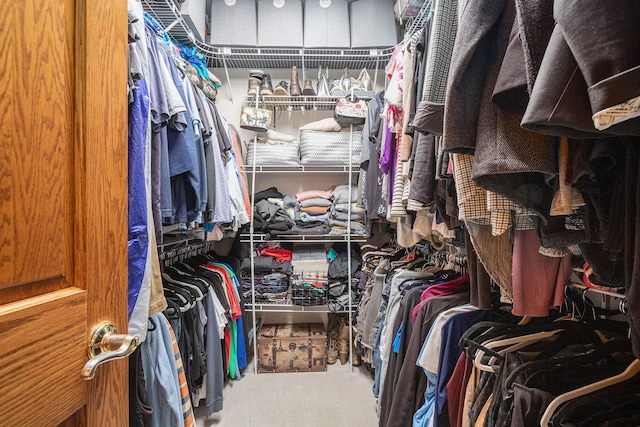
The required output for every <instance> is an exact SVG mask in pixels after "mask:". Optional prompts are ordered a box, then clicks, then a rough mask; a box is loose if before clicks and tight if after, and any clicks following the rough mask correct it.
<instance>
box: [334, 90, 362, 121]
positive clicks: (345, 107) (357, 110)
mask: <svg viewBox="0 0 640 427" xmlns="http://www.w3.org/2000/svg"><path fill="white" fill-rule="evenodd" d="M333 118H334V119H336V121H337V122H338V123H340V124H341V125H363V124H364V122H365V120H366V118H367V103H366V102H365V101H363V100H361V99H357V98H355V97H352V99H349V98H346V97H343V98H340V99H339V100H338V102H336V106H335V108H334V110H333Z"/></svg>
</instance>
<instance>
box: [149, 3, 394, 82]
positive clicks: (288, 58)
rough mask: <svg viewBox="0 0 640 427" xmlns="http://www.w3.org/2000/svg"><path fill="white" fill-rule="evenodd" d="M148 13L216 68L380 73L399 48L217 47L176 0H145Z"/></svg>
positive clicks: (209, 65)
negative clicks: (195, 28) (198, 31)
mask: <svg viewBox="0 0 640 427" xmlns="http://www.w3.org/2000/svg"><path fill="white" fill-rule="evenodd" d="M142 6H143V8H144V10H145V11H146V12H147V13H148V14H149V15H151V16H152V17H153V18H155V19H156V20H157V21H158V23H160V25H162V27H163V28H165V31H166V32H167V34H168V35H169V37H171V38H172V39H174V40H175V41H177V42H180V43H182V44H185V45H194V46H196V47H197V48H198V49H199V50H200V51H201V52H202V53H203V54H204V55H205V56H206V57H207V66H208V67H212V68H240V69H243V68H247V69H248V68H291V67H293V66H294V65H295V66H298V67H305V68H319V67H328V68H329V69H343V68H349V69H353V70H356V69H361V68H368V69H379V68H382V67H384V66H385V65H386V64H387V62H388V60H389V58H391V55H392V54H393V50H394V48H395V46H392V47H372V48H357V49H356V48H303V47H294V48H276V47H273V48H272V47H259V46H216V45H213V44H209V43H205V42H203V41H201V40H199V36H197V35H196V33H195V32H194V31H193V29H192V28H191V27H190V26H189V24H188V23H187V21H186V20H185V18H184V16H183V15H182V14H181V13H180V10H179V9H178V8H177V7H176V5H175V4H174V3H173V1H172V0H142Z"/></svg>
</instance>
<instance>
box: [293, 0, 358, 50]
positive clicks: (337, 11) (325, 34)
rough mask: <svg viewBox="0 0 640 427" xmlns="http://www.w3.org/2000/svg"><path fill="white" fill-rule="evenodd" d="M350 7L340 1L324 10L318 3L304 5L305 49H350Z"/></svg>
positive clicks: (312, 2)
mask: <svg viewBox="0 0 640 427" xmlns="http://www.w3.org/2000/svg"><path fill="white" fill-rule="evenodd" d="M350 46H351V36H350V32H349V5H348V3H347V2H345V1H342V0H338V1H334V2H331V6H329V7H327V8H324V7H322V6H320V3H319V2H317V1H311V2H306V3H305V5H304V47H309V48H313V47H338V48H340V47H345V48H346V47H350Z"/></svg>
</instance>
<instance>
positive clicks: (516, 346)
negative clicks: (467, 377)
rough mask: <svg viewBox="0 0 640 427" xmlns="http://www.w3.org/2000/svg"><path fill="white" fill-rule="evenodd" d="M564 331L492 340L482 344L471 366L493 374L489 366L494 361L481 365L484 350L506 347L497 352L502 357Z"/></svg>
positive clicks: (557, 330) (558, 330)
mask: <svg viewBox="0 0 640 427" xmlns="http://www.w3.org/2000/svg"><path fill="white" fill-rule="evenodd" d="M561 331H564V329H556V330H553V331H543V332H536V333H533V334H527V335H520V336H516V337H513V338H504V339H499V340H493V341H491V342H488V343H483V344H482V347H480V348H479V349H478V352H477V353H476V355H475V358H474V360H473V364H474V365H475V366H476V367H477V368H478V369H480V370H481V371H486V372H495V370H494V369H493V367H492V366H491V363H494V362H495V361H492V360H491V359H490V360H489V364H484V363H482V358H483V357H484V355H485V349H490V350H493V349H496V348H499V347H505V346H508V347H507V348H505V349H502V350H500V351H498V354H500V355H502V356H504V355H505V354H506V353H513V352H514V351H516V350H520V349H521V348H525V347H527V346H529V345H531V344H533V343H535V342H538V341H540V340H543V339H546V338H550V337H552V336H554V335H556V334H558V333H559V332H561Z"/></svg>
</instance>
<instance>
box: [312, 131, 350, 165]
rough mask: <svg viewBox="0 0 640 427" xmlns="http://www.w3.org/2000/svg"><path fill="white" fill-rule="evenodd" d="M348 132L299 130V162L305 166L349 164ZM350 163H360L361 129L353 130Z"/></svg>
mask: <svg viewBox="0 0 640 427" xmlns="http://www.w3.org/2000/svg"><path fill="white" fill-rule="evenodd" d="M350 138H351V135H350V132H320V131H315V130H303V131H301V132H300V163H302V164H303V165H307V166H332V165H348V164H349V141H350ZM352 144H353V149H352V154H351V164H353V165H357V164H360V152H361V151H362V131H353V141H352Z"/></svg>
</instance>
